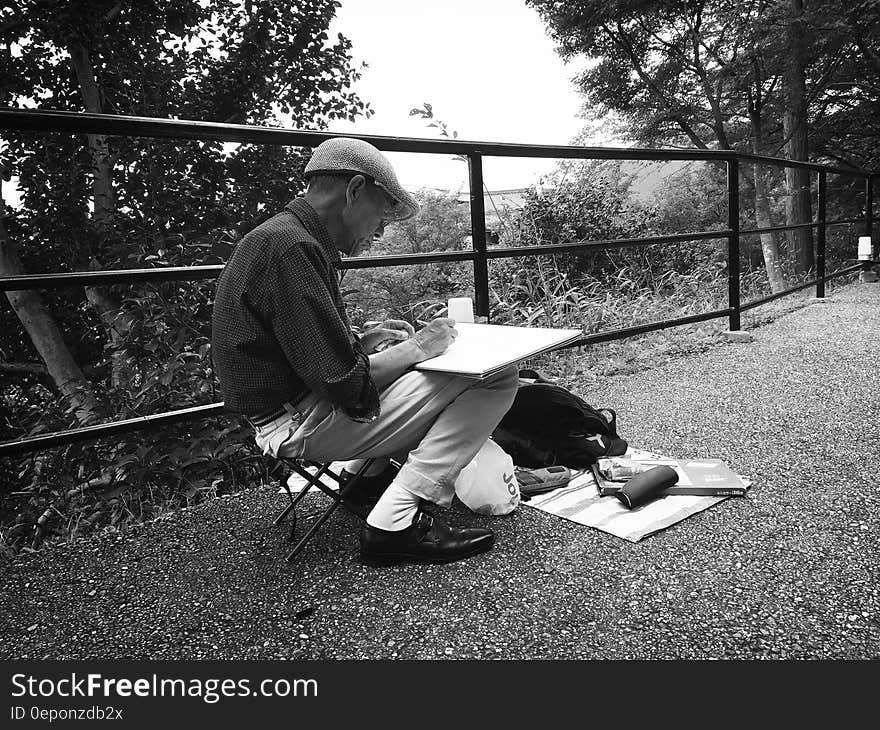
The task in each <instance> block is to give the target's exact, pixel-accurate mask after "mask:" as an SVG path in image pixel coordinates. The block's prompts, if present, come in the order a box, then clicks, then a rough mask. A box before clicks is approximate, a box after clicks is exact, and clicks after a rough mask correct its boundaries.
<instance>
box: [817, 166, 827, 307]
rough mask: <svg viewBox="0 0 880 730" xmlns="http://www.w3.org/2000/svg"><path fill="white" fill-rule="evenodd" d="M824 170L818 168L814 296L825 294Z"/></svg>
mask: <svg viewBox="0 0 880 730" xmlns="http://www.w3.org/2000/svg"><path fill="white" fill-rule="evenodd" d="M826 183H827V181H826V177H825V170H819V210H818V211H817V221H816V222H817V223H818V224H819V226H818V229H817V231H816V233H817V236H816V298H817V299H822V298H824V296H825V230H826V226H825V198H826V190H827V188H826Z"/></svg>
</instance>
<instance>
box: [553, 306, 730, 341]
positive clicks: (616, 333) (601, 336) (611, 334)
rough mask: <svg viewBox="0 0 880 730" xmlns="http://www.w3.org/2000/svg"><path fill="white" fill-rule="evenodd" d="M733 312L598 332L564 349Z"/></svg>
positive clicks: (724, 311) (727, 311)
mask: <svg viewBox="0 0 880 730" xmlns="http://www.w3.org/2000/svg"><path fill="white" fill-rule="evenodd" d="M732 311H733V310H731V309H729V308H728V309H716V310H714V311H712V312H702V313H701V314H691V315H688V316H687V317H678V318H676V319H665V320H663V321H661V322H651V323H649V324H641V325H638V326H636V327H625V328H623V329H616V330H608V331H607V332H599V333H598V334H595V335H586V336H585V337H582V338H581V339H579V340H576V341H575V342H572V343H571V344H568V345H566V346H565V347H564V348H560V349H568V348H570V347H583V346H584V345H595V344H597V343H599V342H610V341H612V340H622V339H624V338H626V337H632V336H634V335H642V334H645V333H646V332H654V331H657V330H663V329H668V328H669V327H680V326H681V325H684V324H693V323H694V322H704V321H706V320H708V319H718V318H719V317H728V316H730V313H731V312H732Z"/></svg>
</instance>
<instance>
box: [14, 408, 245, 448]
mask: <svg viewBox="0 0 880 730" xmlns="http://www.w3.org/2000/svg"><path fill="white" fill-rule="evenodd" d="M219 415H224V412H223V403H209V404H208V405H204V406H193V407H192V408H182V409H181V410H179V411H169V412H167V413H157V414H155V415H152V416H141V417H139V418H129V419H127V420H125V421H115V422H113V423H101V424H98V425H95V426H85V427H83V428H72V429H70V430H69V431H56V432H55V433H46V434H42V435H40V436H32V437H30V438H26V439H19V440H17V441H5V442H3V443H0V458H2V457H4V456H14V455H16V454H25V453H28V452H30V451H45V450H46V449H51V448H54V447H56V446H64V445H66V444H72V443H76V442H78V441H91V440H92V439H97V438H103V437H104V436H113V435H115V434H120V433H130V432H132V431H141V430H143V429H147V428H156V427H157V426H164V425H166V424H169V423H177V422H179V421H192V420H196V419H199V418H206V417H208V416H219ZM225 415H228V414H225Z"/></svg>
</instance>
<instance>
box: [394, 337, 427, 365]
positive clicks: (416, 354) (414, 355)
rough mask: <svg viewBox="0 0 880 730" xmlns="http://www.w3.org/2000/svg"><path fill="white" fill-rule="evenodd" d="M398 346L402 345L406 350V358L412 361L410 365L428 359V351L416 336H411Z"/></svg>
mask: <svg viewBox="0 0 880 730" xmlns="http://www.w3.org/2000/svg"><path fill="white" fill-rule="evenodd" d="M397 347H402V348H404V349H405V352H406V359H407V360H409V361H410V365H415V364H416V363H418V362H421V361H422V360H427V359H428V353H426V352H425V351H424V350H423V349H422V346H421V345H420V344H419V343H418V340H416V339H414V338H410V339H408V340H404V341H403V342H401V343H400V344H399V345H397Z"/></svg>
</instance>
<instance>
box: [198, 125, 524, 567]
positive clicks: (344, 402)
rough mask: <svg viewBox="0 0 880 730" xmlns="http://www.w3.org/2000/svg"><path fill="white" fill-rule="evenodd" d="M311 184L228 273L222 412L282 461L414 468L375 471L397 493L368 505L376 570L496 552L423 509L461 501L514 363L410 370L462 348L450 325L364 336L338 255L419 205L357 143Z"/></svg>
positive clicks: (223, 284) (322, 158)
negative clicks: (243, 421)
mask: <svg viewBox="0 0 880 730" xmlns="http://www.w3.org/2000/svg"><path fill="white" fill-rule="evenodd" d="M305 177H306V179H307V180H308V188H307V190H306V193H305V195H304V196H303V197H301V198H297V199H295V200H293V201H292V202H291V203H289V204H288V205H287V206H286V208H285V209H284V210H283V211H282V212H281V213H279V214H278V215H276V216H275V217H274V218H272V219H270V220H268V221H266V222H265V223H263V224H262V225H260V226H258V227H257V228H255V229H254V230H253V231H251V232H250V233H248V234H247V235H246V236H245V237H244V238H242V240H241V241H240V242H239V243H238V245H237V246H236V248H235V251H234V252H233V254H232V256H231V257H230V259H229V261H228V263H227V264H226V267H225V269H224V270H223V273H222V274H221V276H220V279H219V280H218V283H217V293H216V297H215V301H214V318H213V356H214V363H215V366H216V369H217V374H218V376H219V379H220V385H221V388H222V390H223V395H224V399H225V402H226V406H227V408H229V409H230V410H232V411H235V412H239V413H243V414H244V415H246V416H248V418H249V419H250V421H251V423H252V424H253V425H254V427H255V429H256V441H257V444H258V445H259V446H260V448H261V449H263V452H264V453H268V454H272V455H273V456H279V455H280V456H285V457H294V458H305V459H310V460H313V461H331V460H332V461H337V460H352V459H365V458H371V457H386V458H385V460H384V461H383V462H380V463H382V464H383V465H385V464H388V461H387V457H393V458H394V459H395V460H396V461H398V462H399V463H401V464H402V466H401V468H400V470H399V471H398V472H396V473H395V471H394V469H393V468H392V467H391V466H388V467H387V469H386V470H385V472H384V473H383V474H379V475H376V476H374V477H373V482H374V485H376V484H377V483H379V485H380V486H381V487H384V486H385V485H386V484H388V486H387V489H385V490H384V492H382V493H381V496H379V494H375V495H374V497H376V498H377V501H376V502H375V505H373V504H372V503H370V504H369V506H368V507H367V511H366V522H365V524H364V526H363V528H362V530H361V535H360V551H361V553H360V554H361V560H362V561H363V562H364V563H367V564H372V565H388V564H394V563H399V562H418V563H446V562H451V561H454V560H460V559H462V558H466V557H470V556H472V555H476V554H478V553H481V552H483V551H485V550H488V549H489V548H490V547H491V546H492V544H493V541H494V535H493V534H492V532H491V531H490V530H488V529H482V528H466V529H457V528H453V527H451V526H449V525H446V524H444V523H443V522H441V521H440V520H438V519H436V518H434V517H432V516H430V515H428V514H426V513H425V512H423V511H422V509H421V500H427V501H430V502H434V503H436V504H439V505H449V504H450V502H451V501H452V497H453V494H454V484H455V480H456V477H457V476H458V473H459V472H460V471H461V469H462V468H463V467H464V466H466V465H467V464H468V463H469V462H470V461H471V459H472V458H473V457H474V455H475V454H476V453H477V451H478V450H479V449H480V447H481V446H482V445H483V443H485V441H486V439H487V438H488V436H489V434H491V433H492V431H493V429H494V428H495V426H496V425H497V424H498V421H500V420H501V417H502V416H503V415H504V414H505V413H506V412H507V410H508V408H509V407H510V405H511V403H512V401H513V397H514V394H515V392H516V387H517V373H516V370H515V369H513V368H510V369H507V370H505V371H503V372H501V373H499V374H498V375H495V376H493V377H489V378H485V379H483V380H479V381H478V380H473V379H467V378H462V377H458V376H455V375H449V374H444V373H431V372H419V371H415V370H412V369H411V368H412V366H413V365H414V364H416V363H418V362H421V361H422V360H426V359H428V358H430V357H434V356H436V355H439V354H440V353H442V352H444V351H445V350H446V348H447V347H448V346H449V344H450V343H451V342H452V341H453V340H454V339H455V337H456V330H455V326H454V325H455V322H454V321H453V320H451V319H446V318H440V319H435V320H433V321H432V322H430V323H429V324H428V325H427V326H426V327H424V328H423V329H421V330H420V331H419V332H415V331H414V330H413V328H412V327H411V326H410V325H409V324H408V323H406V322H402V321H399V320H389V321H386V322H384V323H383V324H382V325H381V326H380V327H378V328H376V329H374V330H370V331H367V332H366V333H364V334H363V335H362V336H361V337H357V336H356V335H355V334H354V333H353V332H352V330H351V327H350V324H349V321H348V318H347V316H346V313H345V307H344V305H343V302H342V298H341V295H340V292H339V283H338V276H337V268H338V265H339V262H340V261H341V258H340V252H342V253H344V254H346V255H356V254H357V251H358V249H359V248H361V247H362V246H364V245H365V244H369V242H370V241H371V240H372V239H373V238H374V237H377V236H380V235H381V234H382V232H383V231H384V228H385V224H386V222H387V221H392V220H405V219H407V218H410V217H411V216H413V215H415V214H416V213H417V212H418V204H417V203H416V201H415V199H414V198H413V197H412V196H411V195H410V194H409V193H408V192H406V191H405V190H404V189H403V188H402V187H401V186H400V183H399V182H398V180H397V176H396V175H395V173H394V170H393V169H392V167H391V164H390V163H389V162H388V160H387V159H386V158H385V157H384V156H383V155H382V154H381V153H380V152H379V150H377V149H376V148H375V147H373V146H372V145H370V144H368V143H366V142H363V141H361V140H356V139H349V138H344V137H338V138H334V139H329V140H327V141H325V142H323V143H322V144H320V145H318V147H316V148H315V150H314V152H313V154H312V157H311V159H310V160H309V162H308V164H307V165H306V168H305ZM389 343H394V346H392V347H386V348H385V349H383V346H384V345H388V344H389ZM389 482H390V484H389ZM377 491H378V490H377Z"/></svg>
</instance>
